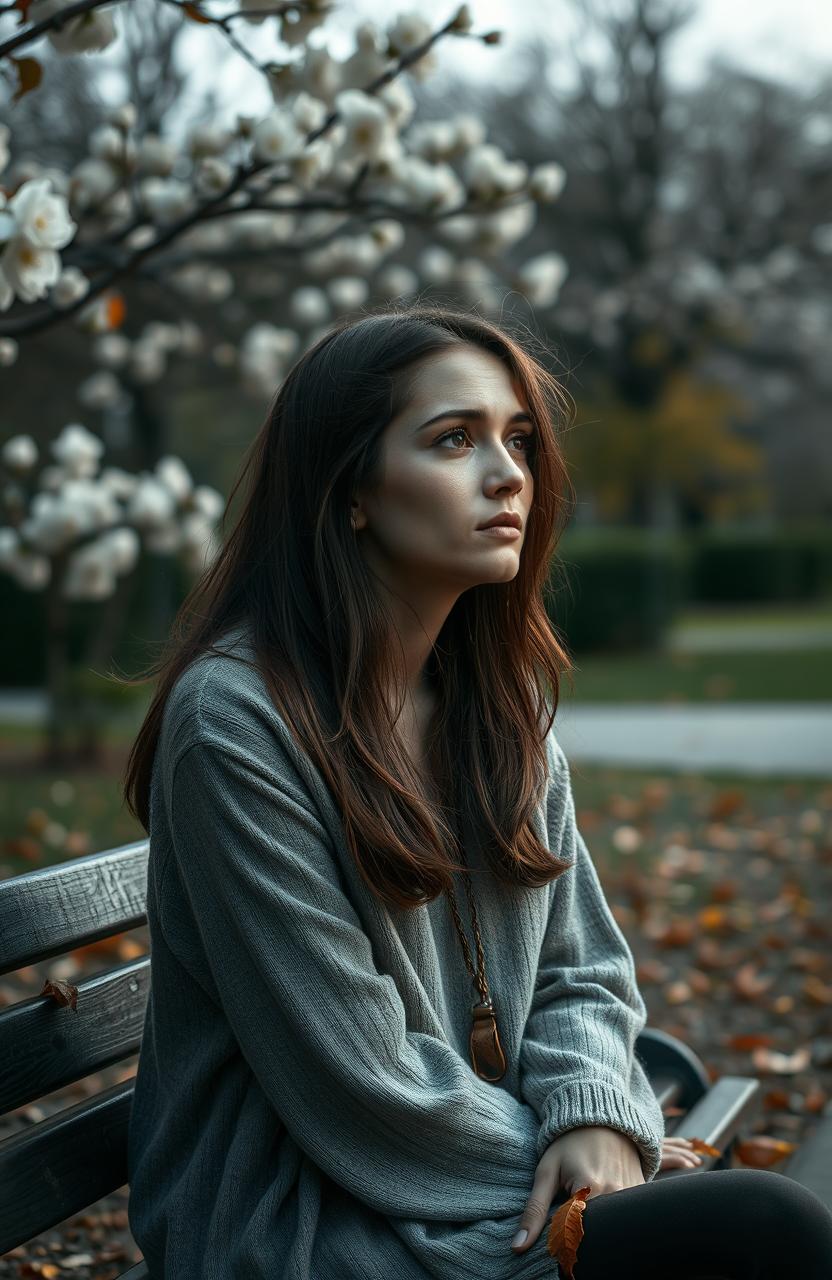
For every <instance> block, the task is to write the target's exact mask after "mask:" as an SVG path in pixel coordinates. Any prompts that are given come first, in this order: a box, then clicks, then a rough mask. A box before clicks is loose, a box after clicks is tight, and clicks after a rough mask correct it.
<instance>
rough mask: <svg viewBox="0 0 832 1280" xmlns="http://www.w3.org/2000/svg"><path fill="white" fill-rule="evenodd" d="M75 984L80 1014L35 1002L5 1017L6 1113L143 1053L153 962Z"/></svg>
mask: <svg viewBox="0 0 832 1280" xmlns="http://www.w3.org/2000/svg"><path fill="white" fill-rule="evenodd" d="M75 985H76V986H77V988H78V999H77V1003H76V1007H75V1008H74V1009H72V1008H70V1006H69V1005H60V1004H58V1003H57V1002H56V1001H55V1000H53V999H52V997H51V996H34V997H32V999H30V1000H23V1001H21V1003H20V1004H15V1005H12V1006H11V1007H10V1008H8V1009H4V1010H3V1012H2V1013H0V1063H2V1064H3V1069H2V1071H0V1115H5V1113H6V1112H7V1111H13V1110H14V1109H15V1108H16V1107H22V1106H25V1104H26V1103H27V1102H33V1101H34V1100H35V1099H36V1098H41V1097H43V1096H44V1095H45V1094H47V1093H52V1092H53V1091H54V1090H55V1089H60V1088H62V1087H63V1086H64V1085H66V1084H70V1083H72V1081H74V1080H80V1079H82V1078H83V1077H84V1076H87V1075H90V1073H91V1072H93V1071H99V1070H101V1068H102V1067H107V1066H110V1065H111V1064H112V1063H114V1062H119V1061H121V1059H122V1058H127V1057H129V1056H130V1054H131V1053H137V1052H138V1049H139V1045H140V1043H141V1036H142V1030H143V1024H144V1014H145V1006H146V1004H147V997H148V993H149V991H150V960H149V959H148V958H147V957H141V958H140V959H138V960H129V961H127V963H125V964H122V965H119V966H118V968H115V969H108V970H106V971H105V972H103V973H98V974H96V975H95V976H94V977H93V978H88V979H87V980H86V981H83V982H78V983H76V984H75Z"/></svg>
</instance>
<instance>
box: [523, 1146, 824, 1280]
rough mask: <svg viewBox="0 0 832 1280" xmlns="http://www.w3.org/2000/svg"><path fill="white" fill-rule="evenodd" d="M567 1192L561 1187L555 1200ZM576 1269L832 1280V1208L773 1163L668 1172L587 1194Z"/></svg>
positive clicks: (601, 1275)
mask: <svg viewBox="0 0 832 1280" xmlns="http://www.w3.org/2000/svg"><path fill="white" fill-rule="evenodd" d="M566 1199H568V1196H567V1195H566V1194H565V1193H561V1195H559V1196H558V1198H557V1199H556V1200H554V1201H553V1202H552V1203H553V1207H554V1208H557V1207H558V1206H559V1205H561V1204H563V1203H564V1201H565V1200H566ZM546 1229H547V1228H544V1230H546ZM574 1275H575V1280H610V1277H612V1276H614V1277H615V1280H832V1213H830V1211H829V1210H828V1209H827V1208H826V1205H825V1204H824V1203H823V1201H822V1200H820V1199H819V1198H818V1197H817V1196H816V1195H815V1193H814V1192H813V1191H807V1189H806V1188H805V1187H801V1186H800V1184H799V1183H797V1182H794V1181H793V1180H792V1179H791V1178H787V1177H786V1176H785V1174H782V1173H775V1172H773V1171H772V1170H768V1169H707V1170H703V1171H701V1172H698V1173H697V1172H695V1171H690V1172H687V1171H685V1172H680V1173H676V1172H674V1173H673V1174H672V1175H671V1176H670V1177H668V1176H667V1175H666V1174H663V1175H662V1176H661V1177H660V1178H659V1179H658V1180H654V1181H653V1182H645V1183H642V1184H641V1185H640V1186H638V1187H624V1188H623V1189H622V1190H621V1191H615V1192H612V1193H611V1194H609V1195H602V1196H596V1197H595V1198H594V1199H590V1200H587V1202H586V1209H585V1210H584V1237H583V1239H582V1240H581V1243H580V1245H579V1246H578V1254H577V1261H576V1263H575V1271H574Z"/></svg>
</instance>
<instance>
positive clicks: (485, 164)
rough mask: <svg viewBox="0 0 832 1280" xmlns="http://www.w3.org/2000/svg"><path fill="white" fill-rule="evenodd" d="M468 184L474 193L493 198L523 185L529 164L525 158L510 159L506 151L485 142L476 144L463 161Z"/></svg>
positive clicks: (483, 197) (485, 197)
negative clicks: (504, 152) (520, 159)
mask: <svg viewBox="0 0 832 1280" xmlns="http://www.w3.org/2000/svg"><path fill="white" fill-rule="evenodd" d="M462 173H463V178H464V179H465V184H466V186H467V187H468V190H469V191H470V193H471V194H472V195H473V196H479V197H480V198H481V199H489V198H492V197H494V196H498V195H504V194H508V193H510V192H513V191H517V190H518V189H519V188H520V187H522V186H523V185H524V183H525V181H526V177H527V175H528V166H527V165H525V164H524V163H523V162H522V161H514V162H512V161H508V160H506V157H505V155H504V154H503V152H502V150H501V149H500V148H499V147H497V146H494V145H493V144H492V143H488V142H483V143H480V144H479V145H478V146H475V147H472V148H471V150H470V151H469V152H468V154H467V155H466V156H465V159H464V160H463V162H462Z"/></svg>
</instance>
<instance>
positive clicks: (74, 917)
mask: <svg viewBox="0 0 832 1280" xmlns="http://www.w3.org/2000/svg"><path fill="white" fill-rule="evenodd" d="M149 849H150V841H149V840H137V841H135V842H134V843H133V844H126V845H122V846H120V847H119V848H117V849H108V850H107V851H106V852H105V853H91V854H89V855H88V856H86V857H84V858H70V859H69V860H68V861H66V862H59V863H56V864H55V865H53V866H50V867H42V868H40V869H39V870H37V871H27V872H26V873H25V874H24V875H20V876H12V877H10V878H9V879H7V880H0V920H2V922H3V927H2V929H0V974H4V973H10V972H11V971H12V970H13V969H20V968H21V967H22V966H23V965H26V964H34V963H35V962H36V961H38V960H47V959H49V957H50V956H56V955H63V954H64V952H66V951H71V950H73V948H74V947H80V946H83V945H85V944H86V943H88V942H97V941H98V939H99V938H109V937H111V936H112V935H113V934H114V933H122V932H123V931H124V930H127V929H135V928H137V927H138V926H139V925H143V924H144V923H145V922H146V916H145V903H146V895H147V861H148V854H149Z"/></svg>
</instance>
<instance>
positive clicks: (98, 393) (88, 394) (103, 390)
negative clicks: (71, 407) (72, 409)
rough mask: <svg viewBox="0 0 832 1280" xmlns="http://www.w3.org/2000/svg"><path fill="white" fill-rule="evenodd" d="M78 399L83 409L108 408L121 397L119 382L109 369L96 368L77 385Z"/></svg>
mask: <svg viewBox="0 0 832 1280" xmlns="http://www.w3.org/2000/svg"><path fill="white" fill-rule="evenodd" d="M77 395H78V401H79V403H80V404H82V405H83V406H84V408H85V409H109V408H111V407H112V406H113V405H116V404H118V403H119V401H120V400H121V399H122V398H123V392H122V388H121V383H120V382H119V380H118V378H117V377H116V375H115V374H114V373H112V372H111V371H110V370H109V369H98V370H97V371H96V372H95V373H91V374H90V375H89V377H87V378H85V379H84V381H83V382H82V383H81V384H80V386H79V387H78V392H77Z"/></svg>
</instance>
